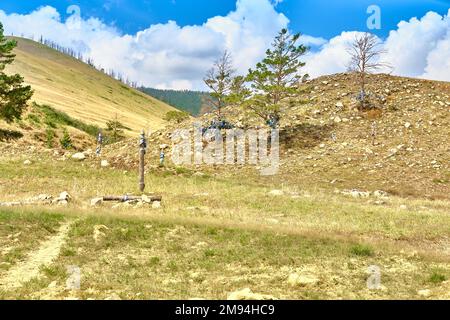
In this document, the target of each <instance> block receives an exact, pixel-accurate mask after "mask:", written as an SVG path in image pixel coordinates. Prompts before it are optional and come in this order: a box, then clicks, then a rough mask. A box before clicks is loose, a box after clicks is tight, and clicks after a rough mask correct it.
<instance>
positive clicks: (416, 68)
mask: <svg viewBox="0 0 450 320" xmlns="http://www.w3.org/2000/svg"><path fill="white" fill-rule="evenodd" d="M110 2H111V3H112V2H113V1H110ZM280 2H281V1H273V0H237V3H236V10H235V11H232V12H230V13H229V14H228V15H226V16H216V17H212V18H210V19H208V20H207V21H206V22H205V23H204V24H202V25H193V26H184V27H181V26H179V25H178V24H177V23H176V22H175V21H169V22H167V23H164V24H155V25H151V26H149V27H148V28H147V29H145V30H142V31H140V32H138V33H137V34H135V35H123V34H121V32H120V31H119V30H117V29H116V28H115V27H113V26H109V25H106V24H104V23H103V22H102V21H101V20H99V19H97V18H89V19H80V18H77V16H75V15H74V16H72V17H70V18H68V19H67V20H66V21H62V19H61V17H60V14H59V13H58V12H57V10H56V9H54V8H53V7H50V6H45V7H41V8H39V9H37V10H36V11H34V12H31V13H29V14H26V15H19V14H6V13H5V12H3V11H1V10H0V21H1V22H3V24H4V27H5V31H6V33H7V34H11V33H12V32H13V33H14V34H15V35H21V34H23V35H25V36H27V37H30V36H31V35H33V36H34V37H35V38H36V39H37V38H38V37H40V36H41V35H43V36H44V37H45V38H47V39H50V40H53V41H55V42H57V43H59V44H61V45H63V46H66V47H71V48H74V49H76V50H78V51H81V52H83V53H84V54H85V55H89V56H91V57H92V58H93V59H94V61H95V62H96V63H97V64H99V65H101V66H102V67H104V68H105V69H114V70H116V71H119V72H121V73H122V74H124V75H126V76H128V77H129V78H130V79H132V80H135V81H138V82H139V83H142V84H144V85H147V86H153V87H159V88H175V89H204V85H203V81H202V78H203V76H204V74H205V72H206V70H207V69H209V68H210V66H211V64H212V62H213V61H214V60H215V59H216V58H217V57H218V56H219V55H220V54H221V52H222V51H223V50H224V49H228V50H229V51H230V52H231V53H232V54H233V57H234V63H235V65H236V68H237V69H238V71H239V72H240V73H245V72H246V71H247V70H248V68H250V67H253V66H254V65H255V64H256V63H257V62H258V61H259V60H260V59H261V58H262V57H263V56H264V53H265V51H266V49H267V48H268V47H269V46H270V44H271V42H272V40H273V37H274V36H275V35H276V33H277V32H278V31H279V30H280V29H282V28H285V27H287V26H288V24H289V19H288V18H287V17H286V16H285V15H283V14H282V13H279V12H277V11H276V9H275V6H276V4H278V3H280ZM449 17H450V11H449V14H448V15H446V16H440V15H438V14H436V13H434V12H429V13H428V14H426V15H425V16H424V17H423V18H421V19H416V18H413V19H411V20H410V21H408V22H404V21H403V22H401V23H399V24H398V28H397V30H393V31H391V32H390V34H389V37H388V38H387V39H386V41H385V42H384V46H385V48H386V49H387V50H388V54H387V55H386V57H385V59H384V60H386V61H388V62H390V63H391V64H392V66H393V67H394V73H395V74H398V75H404V76H417V77H424V78H429V79H438V80H450V18H449ZM356 34H358V32H355V31H351V32H342V34H340V35H339V36H337V37H334V38H332V39H330V40H329V41H327V40H325V39H322V38H316V37H311V36H308V35H304V36H302V38H301V41H302V42H303V43H304V44H306V45H310V46H313V47H316V48H317V47H318V49H319V50H315V51H314V52H311V53H309V54H308V55H307V56H306V57H305V60H306V62H307V65H306V67H305V70H304V71H305V72H308V73H309V74H310V75H311V76H312V77H317V76H320V75H324V74H331V73H336V72H344V71H346V69H347V65H348V61H349V55H348V53H347V51H346V46H347V44H348V43H349V42H351V41H352V40H353V39H354V37H355V35H356Z"/></svg>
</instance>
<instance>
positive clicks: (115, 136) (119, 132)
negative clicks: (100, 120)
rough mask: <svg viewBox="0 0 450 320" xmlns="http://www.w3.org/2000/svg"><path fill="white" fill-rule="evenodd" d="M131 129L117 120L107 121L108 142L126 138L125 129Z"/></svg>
mask: <svg viewBox="0 0 450 320" xmlns="http://www.w3.org/2000/svg"><path fill="white" fill-rule="evenodd" d="M125 129H129V128H127V127H126V126H124V125H123V124H122V123H121V122H119V121H118V120H117V116H116V118H115V120H111V121H108V122H107V123H106V131H107V133H108V138H107V140H108V143H116V142H118V141H120V140H122V139H123V138H124V135H123V130H125Z"/></svg>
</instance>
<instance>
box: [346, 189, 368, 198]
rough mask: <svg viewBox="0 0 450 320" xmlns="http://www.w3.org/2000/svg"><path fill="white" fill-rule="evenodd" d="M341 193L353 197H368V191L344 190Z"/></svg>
mask: <svg viewBox="0 0 450 320" xmlns="http://www.w3.org/2000/svg"><path fill="white" fill-rule="evenodd" d="M342 194H343V195H346V196H351V197H353V198H368V197H370V192H366V191H359V190H344V191H342Z"/></svg>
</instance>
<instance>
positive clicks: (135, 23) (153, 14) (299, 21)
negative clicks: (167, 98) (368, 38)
mask: <svg viewBox="0 0 450 320" xmlns="http://www.w3.org/2000/svg"><path fill="white" fill-rule="evenodd" d="M73 4H75V5H78V6H79V7H80V8H81V15H82V17H83V18H87V17H90V16H94V17H97V18H100V19H101V20H102V21H104V22H106V23H108V24H114V25H115V26H116V27H117V28H118V29H120V30H121V31H122V32H123V33H129V34H134V33H136V32H137V31H139V30H143V29H145V28H147V27H149V26H150V25H152V24H156V23H166V22H167V21H168V20H175V21H176V22H177V23H178V25H180V26H185V25H194V24H196V25H198V24H202V23H204V22H205V21H206V20H207V19H208V18H210V17H213V16H217V15H226V14H227V13H228V12H230V11H232V10H235V8H236V0H133V1H126V0H78V1H73V0H26V1H23V0H22V1H18V0H2V1H1V3H0V9H1V10H3V11H5V12H7V13H22V14H24V13H29V12H31V11H33V10H35V9H36V8H38V7H40V6H43V5H50V6H52V7H55V8H56V9H58V11H59V12H60V13H61V15H62V16H63V17H65V16H67V14H66V8H67V7H68V6H70V5H73ZM372 4H376V5H378V6H380V8H381V10H382V29H381V30H379V31H377V32H376V33H377V34H378V35H380V36H382V37H386V36H387V35H388V32H389V31H390V30H392V29H394V28H395V26H396V25H397V23H398V22H399V21H400V20H409V19H410V18H411V17H414V16H416V17H421V16H423V15H424V14H425V13H426V12H428V11H435V12H437V13H439V14H446V13H447V11H448V9H449V7H450V0H339V1H332V0H284V1H282V2H281V3H279V4H278V5H277V11H278V12H282V13H284V14H285V15H286V16H287V17H288V18H289V19H290V21H291V23H290V28H291V29H292V30H294V31H299V32H302V33H304V34H308V35H311V36H316V37H323V38H326V39H329V38H332V37H333V36H336V35H338V34H340V33H341V32H342V31H345V30H359V31H365V30H366V19H367V17H368V15H367V14H366V9H367V7H368V6H369V5H372Z"/></svg>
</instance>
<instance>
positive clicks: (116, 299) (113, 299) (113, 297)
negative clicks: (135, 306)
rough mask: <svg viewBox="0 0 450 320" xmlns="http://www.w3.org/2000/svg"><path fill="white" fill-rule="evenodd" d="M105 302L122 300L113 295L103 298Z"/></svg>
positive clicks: (115, 294)
mask: <svg viewBox="0 0 450 320" xmlns="http://www.w3.org/2000/svg"><path fill="white" fill-rule="evenodd" d="M105 300H112V301H119V300H122V299H121V298H120V297H119V295H118V294H117V293H113V294H111V295H110V296H108V297H107V298H105Z"/></svg>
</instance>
